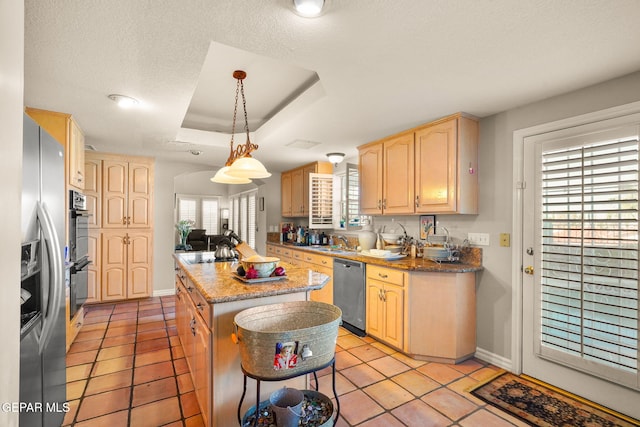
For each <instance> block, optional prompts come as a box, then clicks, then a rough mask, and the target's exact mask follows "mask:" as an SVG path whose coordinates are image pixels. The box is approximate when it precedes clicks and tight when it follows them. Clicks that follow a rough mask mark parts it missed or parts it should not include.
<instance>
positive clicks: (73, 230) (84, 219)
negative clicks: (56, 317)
mask: <svg viewBox="0 0 640 427" xmlns="http://www.w3.org/2000/svg"><path fill="white" fill-rule="evenodd" d="M89 217H90V214H89V212H88V211H87V199H86V197H85V195H84V194H82V193H80V192H78V191H75V190H70V191H69V263H70V265H71V267H70V278H69V279H70V281H69V302H70V303H69V306H70V310H69V316H70V317H71V318H73V316H75V314H76V313H77V311H78V310H79V309H80V307H82V304H84V302H85V301H86V300H87V291H88V290H87V285H88V274H89V273H88V268H89V264H91V260H90V259H89Z"/></svg>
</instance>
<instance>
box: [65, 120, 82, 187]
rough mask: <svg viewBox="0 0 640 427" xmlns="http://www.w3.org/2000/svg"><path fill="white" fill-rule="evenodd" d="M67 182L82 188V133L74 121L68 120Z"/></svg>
mask: <svg viewBox="0 0 640 427" xmlns="http://www.w3.org/2000/svg"><path fill="white" fill-rule="evenodd" d="M68 149H69V184H71V185H73V186H75V187H78V188H80V189H83V188H84V181H85V179H84V135H83V134H82V131H81V130H80V127H78V125H77V124H76V122H75V121H73V120H69V147H68Z"/></svg>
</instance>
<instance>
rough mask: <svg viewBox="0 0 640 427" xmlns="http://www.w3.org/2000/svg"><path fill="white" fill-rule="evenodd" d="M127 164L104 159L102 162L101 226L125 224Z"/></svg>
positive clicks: (121, 225) (113, 226)
mask: <svg viewBox="0 0 640 427" xmlns="http://www.w3.org/2000/svg"><path fill="white" fill-rule="evenodd" d="M127 180H128V174H127V164H126V163H125V162H116V161H112V160H104V161H103V162H102V201H103V206H102V209H103V212H102V227H103V228H121V227H123V226H126V220H125V217H126V216H127V198H126V193H127Z"/></svg>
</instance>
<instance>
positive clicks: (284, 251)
mask: <svg viewBox="0 0 640 427" xmlns="http://www.w3.org/2000/svg"><path fill="white" fill-rule="evenodd" d="M275 252H276V254H277V255H278V256H279V257H285V258H289V257H290V256H291V249H289V248H283V247H282V246H276V247H275Z"/></svg>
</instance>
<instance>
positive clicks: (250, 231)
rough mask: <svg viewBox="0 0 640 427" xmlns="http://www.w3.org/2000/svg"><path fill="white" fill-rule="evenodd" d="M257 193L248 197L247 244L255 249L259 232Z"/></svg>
mask: <svg viewBox="0 0 640 427" xmlns="http://www.w3.org/2000/svg"><path fill="white" fill-rule="evenodd" d="M256 198H257V194H256V193H250V194H248V195H247V238H246V241H247V244H248V245H249V246H251V247H252V248H254V249H255V247H256V230H257V223H256V222H257V212H256Z"/></svg>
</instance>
